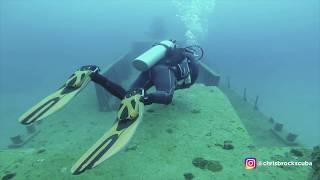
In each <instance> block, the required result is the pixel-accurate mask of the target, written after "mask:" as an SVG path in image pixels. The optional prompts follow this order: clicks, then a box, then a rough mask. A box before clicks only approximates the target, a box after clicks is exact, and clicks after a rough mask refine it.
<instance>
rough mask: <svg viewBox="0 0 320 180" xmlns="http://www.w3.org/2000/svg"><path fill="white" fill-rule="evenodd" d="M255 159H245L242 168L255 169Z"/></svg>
mask: <svg viewBox="0 0 320 180" xmlns="http://www.w3.org/2000/svg"><path fill="white" fill-rule="evenodd" d="M256 162H257V159H256V158H254V157H250V158H246V159H245V160H244V167H245V168H246V169H255V168H256V167H257V164H256Z"/></svg>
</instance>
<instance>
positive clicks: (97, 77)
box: [90, 72, 126, 100]
mask: <svg viewBox="0 0 320 180" xmlns="http://www.w3.org/2000/svg"><path fill="white" fill-rule="evenodd" d="M90 77H91V80H92V81H93V82H95V83H97V84H99V85H101V86H102V87H103V88H104V89H105V90H107V91H108V92H110V93H111V94H112V95H114V96H116V97H117V98H119V99H120V100H122V99H123V98H124V96H125V95H126V91H125V90H124V89H123V88H122V87H121V86H120V85H118V84H116V83H114V82H112V81H110V80H109V79H107V78H106V77H104V76H102V75H101V74H99V73H98V72H96V73H92V74H91V75H90Z"/></svg>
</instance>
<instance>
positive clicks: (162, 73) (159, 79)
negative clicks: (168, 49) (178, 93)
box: [146, 65, 176, 104]
mask: <svg viewBox="0 0 320 180" xmlns="http://www.w3.org/2000/svg"><path fill="white" fill-rule="evenodd" d="M151 75H152V76H151V77H152V82H153V84H154V85H155V87H156V90H157V91H156V92H154V93H150V94H147V97H148V98H147V102H146V104H150V103H159V104H170V103H171V102H172V98H173V94H174V90H175V84H176V77H175V76H174V73H173V72H172V70H171V69H169V68H168V67H167V66H161V65H160V66H155V67H153V68H152V74H151Z"/></svg>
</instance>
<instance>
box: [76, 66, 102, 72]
mask: <svg viewBox="0 0 320 180" xmlns="http://www.w3.org/2000/svg"><path fill="white" fill-rule="evenodd" d="M80 70H81V71H86V70H89V71H92V72H93V73H96V72H99V71H100V68H99V67H98V66H96V65H86V66H82V67H81V68H80Z"/></svg>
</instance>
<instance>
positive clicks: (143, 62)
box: [132, 40, 176, 71]
mask: <svg viewBox="0 0 320 180" xmlns="http://www.w3.org/2000/svg"><path fill="white" fill-rule="evenodd" d="M175 47H176V44H175V41H173V40H164V41H161V42H160V43H157V44H155V45H154V46H153V47H152V48H150V49H148V50H147V51H146V52H144V53H143V54H141V55H140V56H138V57H137V58H135V59H134V60H133V62H132V64H133V66H134V67H135V68H136V69H137V70H139V71H146V70H148V69H149V68H151V67H152V66H153V65H154V64H156V63H157V62H158V61H159V60H161V59H162V58H164V57H165V56H166V55H167V53H168V51H170V50H172V49H174V48H175Z"/></svg>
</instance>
